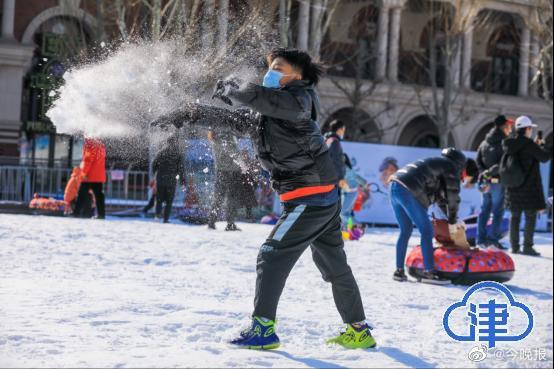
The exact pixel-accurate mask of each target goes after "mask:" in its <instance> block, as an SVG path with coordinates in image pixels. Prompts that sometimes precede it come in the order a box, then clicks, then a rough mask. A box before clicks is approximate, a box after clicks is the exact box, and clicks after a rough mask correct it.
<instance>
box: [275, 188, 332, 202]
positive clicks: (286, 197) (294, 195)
mask: <svg viewBox="0 0 554 369" xmlns="http://www.w3.org/2000/svg"><path fill="white" fill-rule="evenodd" d="M334 189H335V185H327V186H310V187H301V188H297V189H296V190H293V191H289V192H285V193H284V194H282V195H281V196H279V198H280V199H281V201H290V200H294V199H298V198H300V197H306V196H311V195H318V194H320V193H327V192H331V191H333V190H334Z"/></svg>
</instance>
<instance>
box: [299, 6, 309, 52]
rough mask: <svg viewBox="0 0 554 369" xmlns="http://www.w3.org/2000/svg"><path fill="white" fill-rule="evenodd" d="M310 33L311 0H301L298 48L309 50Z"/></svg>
mask: <svg viewBox="0 0 554 369" xmlns="http://www.w3.org/2000/svg"><path fill="white" fill-rule="evenodd" d="M309 33H310V0H302V1H300V7H299V9H298V45H297V46H298V48H299V49H301V50H308V36H309Z"/></svg>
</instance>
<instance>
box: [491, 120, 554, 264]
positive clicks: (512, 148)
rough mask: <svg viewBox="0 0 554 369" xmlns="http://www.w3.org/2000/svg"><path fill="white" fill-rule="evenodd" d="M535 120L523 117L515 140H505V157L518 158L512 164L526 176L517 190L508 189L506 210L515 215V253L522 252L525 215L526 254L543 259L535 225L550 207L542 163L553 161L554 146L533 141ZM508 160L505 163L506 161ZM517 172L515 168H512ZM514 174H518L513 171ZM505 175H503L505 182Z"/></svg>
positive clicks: (512, 234) (512, 236)
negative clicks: (543, 182)
mask: <svg viewBox="0 0 554 369" xmlns="http://www.w3.org/2000/svg"><path fill="white" fill-rule="evenodd" d="M535 127H537V125H535V124H533V122H532V121H531V119H530V118H529V117H526V116H521V117H519V118H517V119H516V123H515V130H516V134H515V137H510V138H507V139H505V140H504V142H503V148H504V153H505V155H512V156H514V159H515V160H513V161H512V165H518V166H520V168H519V170H517V171H515V173H516V175H517V176H518V177H523V180H522V183H521V185H519V186H517V187H510V186H507V188H506V208H508V209H509V210H510V212H511V213H512V218H511V219H510V244H511V248H512V252H513V253H514V254H517V253H519V252H520V251H521V250H520V243H519V240H520V239H519V227H520V224H521V215H522V214H525V229H524V232H523V234H524V239H523V252H522V253H523V254H525V255H531V256H539V255H540V253H539V252H537V251H536V250H535V249H534V248H533V245H534V241H533V238H534V235H535V226H536V222H537V213H538V212H539V211H540V210H543V209H545V208H546V202H545V198H544V190H543V187H542V179H541V172H540V167H539V163H541V162H543V163H544V162H547V161H548V160H551V159H552V147H550V148H548V149H546V148H545V147H544V141H543V140H542V139H541V138H538V137H537V138H536V139H535V140H534V141H533V140H532V139H531V137H532V135H533V128H535ZM503 161H504V160H503ZM509 169H513V168H509ZM500 171H501V174H503V173H506V172H505V171H504V168H502V167H501V168H500ZM511 173H514V172H513V171H511ZM505 175H507V174H503V175H502V176H501V178H502V180H503V181H505V180H507V179H505V177H504V176H505Z"/></svg>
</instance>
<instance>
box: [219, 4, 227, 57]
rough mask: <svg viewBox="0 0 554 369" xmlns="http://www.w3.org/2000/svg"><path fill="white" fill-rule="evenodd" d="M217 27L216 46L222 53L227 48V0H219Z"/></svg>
mask: <svg viewBox="0 0 554 369" xmlns="http://www.w3.org/2000/svg"><path fill="white" fill-rule="evenodd" d="M217 28H218V30H217V41H218V42H217V43H218V45H217V46H218V48H220V50H221V52H222V53H225V52H226V50H227V29H228V28H229V0H219V9H218V17H217Z"/></svg>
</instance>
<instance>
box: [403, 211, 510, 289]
mask: <svg viewBox="0 0 554 369" xmlns="http://www.w3.org/2000/svg"><path fill="white" fill-rule="evenodd" d="M438 223H439V222H436V221H435V222H434V226H435V239H436V240H437V242H438V243H439V245H441V246H439V247H436V248H435V249H434V252H433V257H434V261H435V268H436V269H437V271H439V272H441V274H442V275H443V276H444V277H445V278H448V279H450V280H451V281H452V283H454V284H462V285H472V284H475V283H478V282H482V281H494V282H500V283H505V282H508V281H509V280H510V279H512V277H513V276H514V272H515V264H514V261H513V259H512V258H511V257H510V255H508V254H507V253H505V252H504V251H502V250H500V249H497V248H495V247H490V248H488V249H479V248H470V249H464V248H458V247H444V246H442V245H444V244H448V243H449V241H451V240H450V236H446V235H445V234H444V233H445V232H444V231H443V230H441V227H440V226H439V225H438ZM446 227H448V226H446ZM447 229H448V228H447ZM406 266H407V267H408V273H409V274H410V275H411V276H412V277H414V278H417V275H418V274H419V273H418V271H421V270H423V269H424V267H423V256H422V254H421V246H417V247H415V248H413V249H412V250H411V251H410V253H409V254H408V258H407V260H406Z"/></svg>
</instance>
